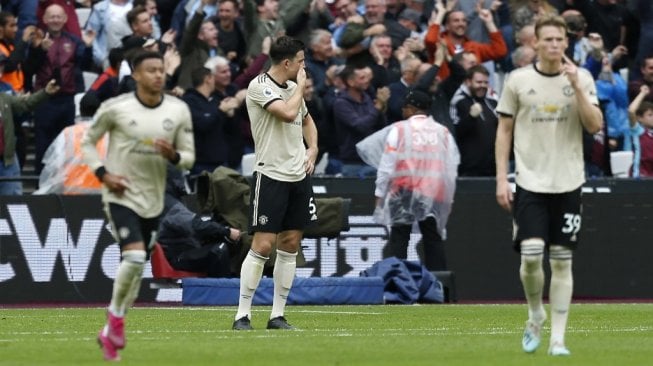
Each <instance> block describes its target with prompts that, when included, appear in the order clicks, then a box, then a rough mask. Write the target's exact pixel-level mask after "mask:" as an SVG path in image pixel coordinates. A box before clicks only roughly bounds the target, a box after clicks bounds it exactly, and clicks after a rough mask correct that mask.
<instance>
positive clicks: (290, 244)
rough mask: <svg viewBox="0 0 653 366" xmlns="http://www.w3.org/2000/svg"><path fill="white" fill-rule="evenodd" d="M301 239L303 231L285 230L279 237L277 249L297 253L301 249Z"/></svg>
mask: <svg viewBox="0 0 653 366" xmlns="http://www.w3.org/2000/svg"><path fill="white" fill-rule="evenodd" d="M301 241H302V233H301V232H300V231H295V230H293V231H284V232H283V233H281V234H279V237H278V239H277V249H281V250H283V251H285V252H288V253H296V252H297V251H298V250H299V243H300V242H301Z"/></svg>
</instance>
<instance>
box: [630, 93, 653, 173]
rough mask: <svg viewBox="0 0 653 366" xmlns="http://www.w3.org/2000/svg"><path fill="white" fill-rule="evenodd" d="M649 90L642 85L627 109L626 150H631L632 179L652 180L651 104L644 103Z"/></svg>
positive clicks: (652, 138)
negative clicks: (628, 129)
mask: <svg viewBox="0 0 653 366" xmlns="http://www.w3.org/2000/svg"><path fill="white" fill-rule="evenodd" d="M650 93H651V89H650V88H649V87H648V86H646V85H642V87H641V91H640V92H639V94H638V95H637V97H635V100H633V102H632V103H631V104H630V106H629V107H628V115H629V120H630V131H629V134H628V136H627V138H626V146H625V149H626V150H632V151H633V153H634V156H633V167H632V171H631V176H632V177H633V178H642V177H646V178H653V103H651V102H649V101H646V100H645V99H646V97H647V96H648V95H649V94H650Z"/></svg>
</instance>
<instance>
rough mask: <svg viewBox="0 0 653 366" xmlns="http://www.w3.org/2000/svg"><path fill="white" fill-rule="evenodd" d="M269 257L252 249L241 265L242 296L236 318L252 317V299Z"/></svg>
mask: <svg viewBox="0 0 653 366" xmlns="http://www.w3.org/2000/svg"><path fill="white" fill-rule="evenodd" d="M267 260H268V258H267V257H264V256H262V255H260V254H258V253H256V252H255V251H253V250H251V249H250V251H249V253H247V257H245V260H244V261H243V265H242V267H240V298H239V299H238V312H237V313H236V320H238V319H240V318H242V317H244V316H246V317H248V318H249V319H251V318H252V315H251V312H252V300H253V298H254V292H255V291H256V288H257V287H258V284H259V282H260V281H261V276H262V275H263V266H265V261H267Z"/></svg>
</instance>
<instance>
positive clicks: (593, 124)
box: [562, 55, 603, 134]
mask: <svg viewBox="0 0 653 366" xmlns="http://www.w3.org/2000/svg"><path fill="white" fill-rule="evenodd" d="M563 59H564V61H565V62H564V63H563V64H562V72H563V74H564V75H565V76H567V79H568V80H569V83H571V87H572V88H574V92H575V94H576V102H577V104H578V114H579V115H580V120H581V122H582V123H583V127H585V130H587V132H589V133H591V134H595V133H597V132H599V131H601V129H602V128H603V113H601V109H599V107H598V106H596V105H594V104H592V102H591V101H590V99H589V97H588V96H587V94H586V93H585V91H584V90H583V86H582V85H580V82H579V80H578V66H576V64H574V62H573V61H571V60H570V59H569V58H568V57H567V56H565V55H563Z"/></svg>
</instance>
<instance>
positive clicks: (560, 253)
mask: <svg viewBox="0 0 653 366" xmlns="http://www.w3.org/2000/svg"><path fill="white" fill-rule="evenodd" d="M572 257H573V252H572V251H571V250H570V249H569V248H565V247H563V246H559V245H552V246H551V248H550V250H549V264H550V265H551V272H553V274H555V273H567V272H571V263H572Z"/></svg>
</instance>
